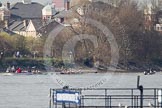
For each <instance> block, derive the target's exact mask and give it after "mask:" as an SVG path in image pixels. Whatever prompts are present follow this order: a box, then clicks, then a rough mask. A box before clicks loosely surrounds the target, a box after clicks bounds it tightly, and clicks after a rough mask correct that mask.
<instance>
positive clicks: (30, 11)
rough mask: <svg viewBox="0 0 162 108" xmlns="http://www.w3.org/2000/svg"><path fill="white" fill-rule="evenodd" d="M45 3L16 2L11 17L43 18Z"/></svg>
mask: <svg viewBox="0 0 162 108" xmlns="http://www.w3.org/2000/svg"><path fill="white" fill-rule="evenodd" d="M43 7H44V6H43V5H41V4H39V3H34V2H32V3H31V4H23V3H22V2H18V3H16V4H15V5H14V6H13V7H12V8H11V9H10V10H11V17H14V18H15V17H16V18H22V19H38V18H42V9H43Z"/></svg>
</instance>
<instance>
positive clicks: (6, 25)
mask: <svg viewBox="0 0 162 108" xmlns="http://www.w3.org/2000/svg"><path fill="white" fill-rule="evenodd" d="M4 26H5V28H6V29H8V20H5V21H4Z"/></svg>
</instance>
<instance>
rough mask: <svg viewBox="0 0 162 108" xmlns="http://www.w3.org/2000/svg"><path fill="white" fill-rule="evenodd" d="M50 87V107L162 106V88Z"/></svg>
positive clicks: (143, 107)
mask: <svg viewBox="0 0 162 108" xmlns="http://www.w3.org/2000/svg"><path fill="white" fill-rule="evenodd" d="M139 81H140V77H139V76H138V79H137V88H96V89H95V88H92V89H69V87H68V86H65V87H64V88H63V89H50V101H49V108H162V88H143V86H142V85H139Z"/></svg>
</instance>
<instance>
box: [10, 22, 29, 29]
mask: <svg viewBox="0 0 162 108" xmlns="http://www.w3.org/2000/svg"><path fill="white" fill-rule="evenodd" d="M8 28H9V30H10V31H25V29H26V26H25V25H24V22H23V21H13V22H11V23H10V25H9V27H8Z"/></svg>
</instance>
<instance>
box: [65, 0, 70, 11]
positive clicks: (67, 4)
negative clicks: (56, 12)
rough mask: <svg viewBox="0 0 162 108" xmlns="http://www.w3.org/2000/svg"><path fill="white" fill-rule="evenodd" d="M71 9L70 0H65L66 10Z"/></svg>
mask: <svg viewBox="0 0 162 108" xmlns="http://www.w3.org/2000/svg"><path fill="white" fill-rule="evenodd" d="M69 9H70V0H66V1H65V10H69Z"/></svg>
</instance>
